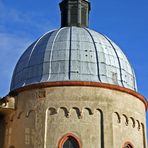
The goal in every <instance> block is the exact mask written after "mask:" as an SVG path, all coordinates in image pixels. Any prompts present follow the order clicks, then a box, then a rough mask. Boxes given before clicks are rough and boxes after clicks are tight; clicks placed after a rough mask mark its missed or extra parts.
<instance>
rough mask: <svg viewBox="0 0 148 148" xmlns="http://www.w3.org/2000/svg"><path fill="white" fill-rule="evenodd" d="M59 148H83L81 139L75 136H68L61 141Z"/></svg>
mask: <svg viewBox="0 0 148 148" xmlns="http://www.w3.org/2000/svg"><path fill="white" fill-rule="evenodd" d="M58 148H81V144H80V141H79V139H78V138H77V137H76V136H74V135H73V134H66V135H65V136H63V138H62V139H61V140H60V143H59V147H58Z"/></svg>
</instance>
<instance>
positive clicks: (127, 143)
mask: <svg viewBox="0 0 148 148" xmlns="http://www.w3.org/2000/svg"><path fill="white" fill-rule="evenodd" d="M123 148H134V146H133V145H132V144H131V143H129V142H126V143H125V144H124V146H123Z"/></svg>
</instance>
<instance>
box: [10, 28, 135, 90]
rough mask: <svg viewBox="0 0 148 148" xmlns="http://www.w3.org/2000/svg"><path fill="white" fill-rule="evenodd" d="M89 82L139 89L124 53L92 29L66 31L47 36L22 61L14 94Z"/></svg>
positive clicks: (48, 33) (55, 31)
mask: <svg viewBox="0 0 148 148" xmlns="http://www.w3.org/2000/svg"><path fill="white" fill-rule="evenodd" d="M57 81H89V82H102V83H108V84H115V85H119V86H122V87H125V88H129V89H132V90H137V89H136V88H137V87H136V78H135V75H134V71H133V69H132V67H131V65H130V64H129V62H128V60H127V58H126V56H125V55H124V54H123V52H122V50H121V49H120V48H119V47H118V46H117V45H116V44H115V43H114V42H112V41H111V40H110V39H108V38H107V37H106V36H104V35H102V34H100V33H97V32H95V31H93V30H90V29H88V28H80V27H64V28H60V29H58V30H54V31H50V32H47V33H46V34H44V35H43V36H42V37H41V38H39V39H38V40H37V41H36V42H34V43H33V44H32V45H31V46H30V47H28V49H27V50H26V51H25V52H24V54H23V55H22V56H21V58H20V59H19V61H18V63H17V65H16V67H15V70H14V74H13V78H12V82H11V91H12V90H14V89H17V88H20V87H23V86H26V85H30V84H36V83H41V82H57Z"/></svg>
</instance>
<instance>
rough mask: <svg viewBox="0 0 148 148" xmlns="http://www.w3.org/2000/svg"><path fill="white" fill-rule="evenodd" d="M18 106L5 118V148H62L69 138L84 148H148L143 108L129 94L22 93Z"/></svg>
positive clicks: (53, 90)
mask: <svg viewBox="0 0 148 148" xmlns="http://www.w3.org/2000/svg"><path fill="white" fill-rule="evenodd" d="M16 102H17V104H16V108H17V110H16V111H15V112H14V113H12V114H10V115H8V116H7V117H6V118H5V120H6V122H7V124H6V132H5V136H4V137H5V145H4V148H10V146H11V147H12V146H13V147H12V148H34V147H35V148H60V141H61V140H62V137H64V136H65V135H67V134H69V135H74V136H75V137H77V139H78V140H79V142H80V144H81V147H82V148H110V147H112V148H122V146H123V144H124V143H126V142H130V143H132V144H133V146H134V148H146V132H145V128H146V127H145V125H146V124H145V106H144V104H143V102H142V101H140V100H139V99H137V98H135V97H134V96H131V95H129V94H126V93H122V92H118V91H114V90H109V89H103V88H92V87H90V88H89V87H54V88H46V89H36V90H31V91H25V92H22V93H20V94H19V95H18V96H17V97H16ZM123 104H124V105H123ZM133 104H134V106H133Z"/></svg>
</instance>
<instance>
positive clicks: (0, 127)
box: [0, 115, 5, 148]
mask: <svg viewBox="0 0 148 148" xmlns="http://www.w3.org/2000/svg"><path fill="white" fill-rule="evenodd" d="M4 125H5V123H4V116H3V115H0V148H2V147H3V145H4V135H5V126H4Z"/></svg>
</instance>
